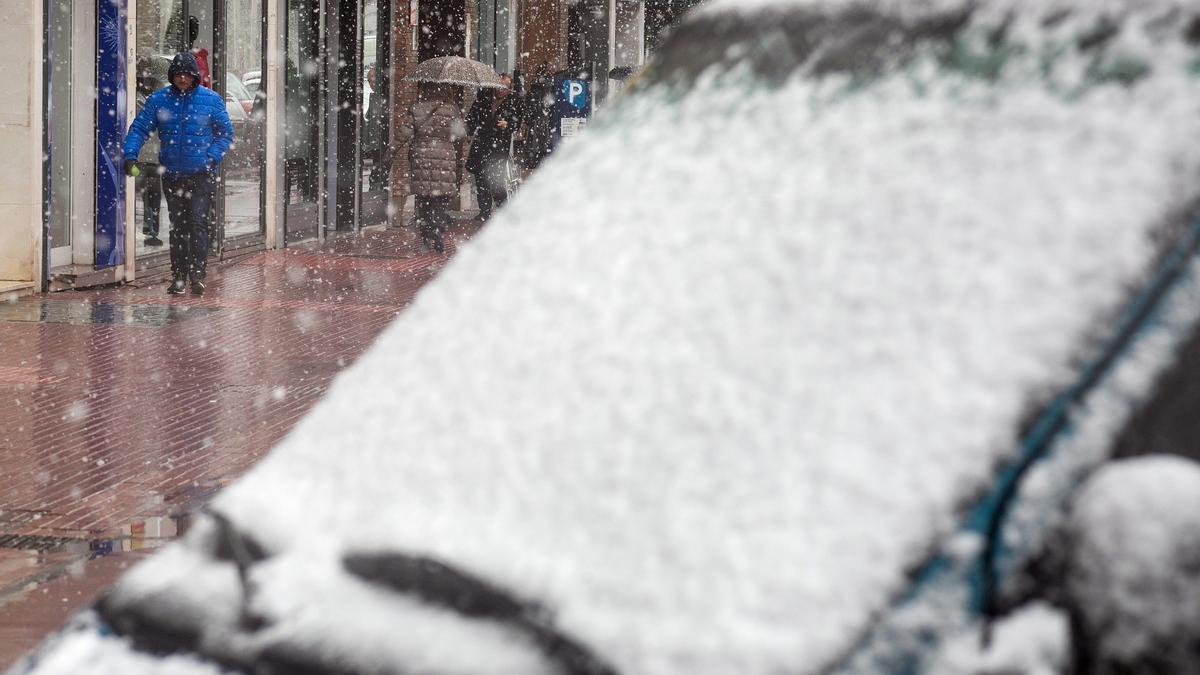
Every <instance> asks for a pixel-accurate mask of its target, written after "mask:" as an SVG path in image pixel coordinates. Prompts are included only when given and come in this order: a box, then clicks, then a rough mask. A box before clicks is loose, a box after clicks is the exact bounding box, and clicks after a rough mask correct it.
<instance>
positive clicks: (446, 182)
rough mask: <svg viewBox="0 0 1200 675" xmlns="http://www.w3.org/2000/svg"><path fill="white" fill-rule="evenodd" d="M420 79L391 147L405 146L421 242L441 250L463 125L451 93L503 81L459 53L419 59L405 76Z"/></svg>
mask: <svg viewBox="0 0 1200 675" xmlns="http://www.w3.org/2000/svg"><path fill="white" fill-rule="evenodd" d="M404 79H405V80H408V81H410V82H418V83H420V91H419V96H418V101H417V103H415V104H413V106H412V107H410V108H409V109H408V110H407V111H406V112H405V113H404V115H403V116H402V117H401V120H400V123H399V125H397V128H396V136H397V148H396V153H399V151H400V149H401V148H403V147H404V146H406V145H407V146H408V161H409V183H410V187H411V190H412V193H413V196H414V197H415V200H416V212H417V213H416V220H417V224H418V229H419V231H420V234H421V243H422V244H423V245H424V246H426V247H428V248H431V249H433V250H434V251H436V252H438V253H442V252H444V250H445V244H444V242H443V241H442V233H443V232H444V231H445V227H446V225H447V224H449V216H448V214H447V210H448V209H449V208H450V198H451V197H453V196H454V195H455V194H457V192H458V186H459V184H460V183H461V182H462V170H461V168H460V166H459V162H458V158H459V157H460V156H461V155H462V152H461V149H462V143H463V142H464V141H465V140H466V138H467V128H466V124H465V121H464V120H463V116H462V110H461V109H460V108H459V104H458V103H457V97H456V96H455V93H456V87H460V86H461V87H481V88H489V87H490V88H499V87H502V86H504V85H503V83H502V82H501V81H500V76H499V75H497V74H496V71H495V70H493V69H492V68H491V66H488V65H487V64H485V63H480V62H479V61H473V60H471V59H467V58H463V57H461V56H439V57H437V58H432V59H429V60H426V61H422V62H421V63H420V64H418V65H417V67H416V69H414V70H413V72H412V74H411V75H409V76H408V77H406V78H404Z"/></svg>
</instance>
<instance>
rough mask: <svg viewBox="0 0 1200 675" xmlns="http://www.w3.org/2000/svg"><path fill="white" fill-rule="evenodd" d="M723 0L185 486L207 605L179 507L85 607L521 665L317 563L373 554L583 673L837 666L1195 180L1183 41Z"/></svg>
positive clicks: (1005, 455)
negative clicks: (301, 410) (421, 279)
mask: <svg viewBox="0 0 1200 675" xmlns="http://www.w3.org/2000/svg"><path fill="white" fill-rule="evenodd" d="M754 4H755V5H761V6H762V7H764V8H766V9H764V10H763V11H749V10H747V11H744V12H743V11H735V10H733V9H730V8H731V7H732V6H734V5H736V3H730V2H724V3H718V4H717V5H714V6H712V7H710V8H709V9H708V10H705V11H701V12H699V13H698V14H697V16H696V17H695V23H693V24H690V25H685V26H682V27H680V28H679V30H678V31H677V32H676V34H675V36H674V37H673V38H671V40H670V42H669V44H668V45H667V47H665V48H664V52H663V53H662V55H661V59H660V61H659V62H658V63H657V64H656V65H654V66H652V68H651V70H650V72H649V73H648V74H647V75H646V76H645V78H646V79H645V81H644V82H643V83H641V84H639V85H637V86H635V87H634V94H633V95H631V96H629V97H628V98H627V99H625V100H624V101H622V102H621V104H620V105H617V106H614V107H613V108H612V109H611V110H610V111H609V114H608V115H607V116H605V117H604V118H603V119H601V120H599V121H598V123H597V124H595V125H593V127H592V128H591V129H590V130H589V132H588V133H587V134H586V135H585V136H584V137H582V138H581V139H580V140H579V141H578V142H576V143H571V144H567V145H565V146H564V147H563V148H561V149H560V150H559V151H556V155H555V156H553V157H552V158H551V160H550V161H549V163H548V164H547V166H546V167H545V169H544V170H543V171H541V172H540V173H539V174H537V175H536V176H535V177H534V178H533V179H531V180H530V181H529V182H528V183H527V184H526V185H525V186H524V187H523V188H522V191H521V192H520V193H519V194H518V195H517V196H516V198H515V199H514V200H513V201H512V202H511V203H510V205H508V206H507V207H506V208H505V210H504V211H503V212H500V213H499V214H498V215H497V216H496V218H495V220H494V221H492V222H491V223H490V224H489V226H488V229H487V230H486V231H485V232H484V233H483V234H482V235H481V236H480V237H478V238H477V239H476V240H475V241H474V242H472V243H471V245H470V246H468V247H465V248H464V249H463V250H462V251H461V252H460V254H459V255H458V257H457V258H456V260H455V262H454V263H453V264H452V265H451V266H450V267H448V268H447V269H446V270H445V271H444V273H443V274H442V276H441V277H439V279H438V280H437V281H436V282H434V283H433V284H431V285H430V286H428V287H427V288H426V289H425V290H424V291H423V292H422V293H421V295H420V296H419V298H418V300H417V301H416V302H415V304H414V305H413V306H412V307H410V308H409V309H408V310H406V312H405V313H404V314H403V315H402V316H401V317H400V318H399V319H398V320H397V321H396V322H395V323H394V324H393V325H392V326H391V327H390V328H389V329H388V330H387V331H386V332H385V333H384V334H383V335H382V336H381V337H380V338H379V340H378V342H377V343H376V344H375V345H374V347H373V348H372V350H371V351H370V352H369V353H367V354H366V355H364V357H363V358H362V359H361V360H360V361H359V362H358V363H356V364H355V365H354V366H353V367H352V368H350V369H349V370H347V371H346V372H345V373H344V374H343V375H341V376H340V377H339V379H338V380H337V382H336V383H335V385H334V387H333V388H332V390H331V393H330V395H329V396H328V397H327V398H326V399H325V400H324V401H322V402H321V404H320V405H319V406H318V407H317V408H316V409H314V410H313V412H312V414H310V415H309V416H308V417H307V418H306V419H305V420H304V421H303V422H302V423H301V424H300V425H299V426H298V427H297V429H296V430H295V432H294V433H293V434H291V436H289V437H288V438H287V439H286V440H285V441H284V442H283V443H281V445H280V446H279V447H278V448H277V449H276V450H274V451H273V453H272V454H271V456H270V457H268V458H267V459H266V460H265V461H264V462H262V463H261V464H260V465H259V466H258V467H257V468H256V469H254V470H253V471H252V472H251V473H250V474H248V475H247V476H246V477H245V478H244V479H243V480H241V481H240V482H239V483H238V484H236V485H235V486H233V487H232V488H230V489H229V490H228V491H227V492H226V493H224V494H223V495H221V497H220V498H219V499H218V500H217V501H216V503H215V508H216V509H217V510H218V511H220V512H221V513H223V514H224V515H225V516H226V517H228V518H229V519H230V521H231V522H232V523H233V525H234V526H235V527H236V529H237V530H238V531H240V532H243V533H246V535H247V536H248V537H250V538H252V539H253V540H254V541H256V542H257V544H258V545H259V546H261V548H262V550H263V551H264V556H266V558H267V559H266V560H264V561H262V562H255V564H254V565H252V566H251V567H249V569H248V570H245V573H246V575H247V577H248V579H249V583H248V584H247V585H246V587H245V588H246V589H249V590H246V591H245V594H248V595H246V597H244V595H245V594H244V593H243V588H242V587H241V586H240V585H239V582H238V578H239V577H238V574H237V571H236V570H235V569H234V565H233V563H232V562H230V561H229V560H228V558H222V557H221V556H220V555H218V554H216V553H215V552H214V550H215V549H214V544H213V543H212V542H213V539H214V537H215V535H213V534H212V529H211V528H198V529H197V533H196V534H194V535H193V536H192V537H191V538H190V539H189V541H188V542H187V543H186V544H185V545H184V546H180V547H176V548H173V549H172V550H170V551H168V552H167V553H166V554H164V555H163V556H160V557H159V558H157V559H155V560H152V561H150V562H149V563H148V564H146V565H144V566H143V567H141V568H139V569H138V570H136V571H135V572H134V573H133V574H131V575H130V576H129V577H127V578H126V580H125V581H124V582H123V583H122V585H121V586H120V587H119V588H118V589H117V591H116V593H114V595H113V597H112V607H114V608H116V609H117V610H120V611H127V612H138V611H141V612H144V613H149V614H151V615H153V616H155V617H156V618H157V620H159V621H162V622H167V623H171V624H173V625H176V626H179V625H184V626H186V627H187V629H188V630H192V631H195V632H197V633H198V634H199V635H200V637H199V638H197V644H201V645H204V646H205V648H206V649H209V650H210V653H215V654H217V655H218V656H220V657H221V658H227V659H231V660H233V661H235V662H247V661H248V662H253V660H254V658H255V657H256V655H261V654H265V653H268V652H270V653H278V652H279V651H280V650H286V649H296V650H299V651H298V653H302V654H304V656H305V658H306V659H310V660H316V661H319V660H321V659H322V658H326V657H327V658H328V659H329V661H328V662H329V663H334V664H345V663H364V664H378V663H404V664H407V663H416V664H418V665H417V666H414V667H413V669H414V670H422V668H423V666H424V665H425V664H427V663H430V662H431V659H432V660H433V661H432V662H435V663H436V662H437V659H439V658H452V659H453V662H452V665H451V669H452V670H454V671H455V672H493V671H494V670H495V664H496V663H503V664H508V665H511V667H512V668H514V669H517V670H519V671H520V672H541V671H543V670H548V669H550V666H546V665H545V664H544V663H540V661H538V660H537V659H535V658H533V657H529V656H528V655H523V654H522V653H513V650H514V649H516V647H513V644H514V642H512V641H506V639H505V636H506V635H508V633H506V632H505V631H504V630H503V626H501V627H499V628H497V626H496V625H495V624H494V623H491V622H489V621H486V620H480V619H478V618H475V619H470V620H468V619H462V618H461V617H460V618H459V619H457V620H456V619H455V617H453V616H450V615H449V614H450V613H447V612H443V611H441V610H437V611H434V610H430V609H429V608H428V607H427V606H425V605H422V604H421V603H419V602H414V601H412V599H411V598H408V597H407V596H404V595H403V594H393V595H388V594H387V593H383V592H381V591H380V590H379V589H378V588H375V587H373V586H371V585H370V584H369V582H368V581H365V580H363V579H361V578H355V577H352V576H350V575H348V574H347V572H346V565H345V559H346V558H345V557H346V556H347V555H350V554H354V553H356V552H363V551H384V552H388V551H390V552H396V553H404V554H408V555H420V556H427V557H428V558H429V559H430V560H436V561H439V563H438V564H447V565H453V566H455V567H456V568H458V569H461V570H467V571H469V572H470V573H471V575H472V576H473V577H475V578H479V579H485V580H487V581H488V582H489V583H491V584H494V585H495V586H497V587H501V588H504V589H507V590H508V591H509V592H511V593H512V595H513V596H515V597H518V598H524V599H529V600H530V601H531V602H533V603H535V604H536V605H538V606H539V607H541V608H543V609H544V611H545V617H546V618H545V620H546V621H547V622H549V623H552V624H553V625H554V626H555V627H556V630H558V631H559V632H560V634H562V635H569V636H572V637H573V639H575V640H577V641H578V642H579V643H581V644H584V645H587V646H588V647H589V648H590V649H591V650H592V651H593V652H594V653H596V654H599V655H601V656H602V657H603V659H604V660H605V661H606V662H607V663H609V664H611V665H612V666H613V667H614V668H615V669H616V670H618V671H620V672H628V673H697V672H705V673H726V672H728V673H733V672H739V673H766V672H820V671H823V670H825V669H827V668H828V667H829V666H830V664H832V663H834V662H836V661H837V660H838V659H839V658H842V657H844V656H845V655H846V653H847V652H848V651H849V650H851V649H852V648H853V646H854V645H855V644H856V643H857V642H858V641H859V640H860V639H861V637H862V636H863V635H864V633H865V632H866V631H868V630H869V629H870V626H871V624H872V621H873V620H874V619H875V617H877V616H878V615H879V614H880V613H881V612H884V611H885V610H886V609H887V607H888V606H889V604H890V603H891V602H892V601H893V600H894V599H895V598H896V597H898V596H899V595H901V594H902V593H903V592H904V591H905V589H906V588H907V585H908V584H909V582H910V573H911V571H912V570H913V569H914V568H915V567H916V566H917V565H919V564H920V563H921V562H922V561H923V560H925V559H926V558H927V557H928V556H929V555H930V554H931V553H933V552H935V551H936V550H938V549H939V548H940V547H942V546H943V544H944V543H945V541H946V538H947V536H948V535H949V534H950V533H952V532H953V531H954V530H955V528H956V527H957V525H958V519H959V518H960V516H961V514H962V512H963V508H964V505H966V504H969V503H970V502H971V500H973V499H975V498H977V497H978V496H979V494H980V493H981V492H982V491H983V490H984V489H985V487H986V486H987V485H988V484H989V481H990V480H991V479H992V477H993V476H994V475H995V471H996V467H997V466H998V464H999V463H1001V462H1003V461H1004V460H1006V459H1009V458H1011V457H1012V456H1013V454H1014V452H1015V446H1016V442H1017V436H1018V433H1019V429H1020V427H1021V423H1022V421H1023V420H1024V419H1025V417H1026V415H1027V414H1028V413H1029V412H1030V411H1031V409H1033V408H1034V407H1036V406H1037V405H1039V404H1040V403H1042V402H1043V401H1044V400H1045V399H1046V398H1047V396H1048V395H1049V393H1050V392H1053V391H1057V390H1059V389H1060V388H1062V387H1065V386H1066V385H1067V384H1068V383H1070V382H1071V381H1072V379H1073V378H1074V377H1075V376H1076V373H1077V369H1078V366H1079V363H1080V362H1081V360H1082V358H1083V355H1084V353H1085V352H1086V351H1087V349H1088V345H1089V344H1090V340H1091V339H1092V338H1093V337H1094V336H1095V334H1096V333H1097V332H1098V331H1102V327H1103V326H1104V324H1105V322H1106V320H1107V319H1109V318H1111V317H1112V316H1114V315H1117V314H1119V313H1120V312H1121V310H1122V308H1123V304H1124V302H1125V301H1126V300H1127V299H1128V297H1129V289H1130V288H1131V287H1137V286H1139V285H1141V284H1142V283H1143V282H1144V281H1145V279H1146V278H1147V277H1148V276H1149V275H1150V273H1151V268H1152V267H1153V265H1154V261H1155V260H1156V259H1157V257H1158V255H1159V250H1160V246H1159V242H1158V240H1157V239H1156V238H1155V236H1156V235H1155V233H1162V232H1166V231H1168V230H1169V229H1170V227H1171V226H1176V225H1178V224H1180V223H1181V222H1183V219H1184V216H1185V214H1187V213H1188V210H1189V209H1190V207H1192V206H1193V205H1194V204H1195V195H1196V190H1197V186H1200V146H1197V145H1196V144H1194V143H1191V142H1190V140H1191V139H1197V138H1200V114H1198V113H1200V89H1198V84H1200V82H1198V81H1197V79H1196V76H1195V73H1196V67H1195V66H1196V63H1197V60H1196V55H1197V53H1196V47H1195V41H1194V40H1193V39H1192V37H1193V36H1192V34H1191V33H1189V31H1188V27H1189V26H1190V25H1191V24H1190V23H1189V22H1190V21H1191V19H1190V16H1189V15H1187V14H1185V13H1182V12H1178V11H1174V10H1172V9H1171V8H1170V7H1168V6H1167V5H1168V4H1169V3H1148V4H1147V6H1145V7H1141V6H1138V5H1136V3H1117V2H1113V3H1109V4H1110V5H1111V6H1112V7H1115V8H1117V9H1116V10H1114V11H1112V12H1108V13H1105V14H1104V15H1103V16H1102V15H1101V13H1098V12H1096V11H1091V10H1089V9H1088V6H1089V5H1090V3H1086V2H1080V3H1075V4H1077V5H1079V8H1078V10H1077V11H1075V12H1068V13H1066V14H1055V15H1051V14H1048V13H1047V12H1045V11H1042V10H1041V9H1037V8H1036V7H1034V6H1035V5H1037V3H1026V2H1019V1H1017V0H1013V1H1012V2H1007V3H1000V2H998V3H992V4H991V5H989V6H986V7H985V6H981V7H980V8H978V9H975V10H972V11H967V10H963V9H959V8H954V7H951V6H949V3H913V4H914V5H922V6H932V9H928V8H927V9H926V10H925V11H918V10H915V9H908V10H903V11H900V10H897V11H896V12H894V13H889V12H882V13H881V12H878V11H868V10H863V9H859V8H857V7H856V6H847V7H848V8H842V5H841V4H838V3H833V2H829V3H808V4H806V3H784V2H778V3H768V2H761V3H754ZM843 4H844V3H843ZM892 4H893V5H895V3H892ZM937 4H941V5H944V6H943V7H937V6H935V5H937ZM1059 4H1060V5H1061V4H1063V3H1059ZM1164 7H1165V9H1164ZM1031 8H1032V9H1031ZM313 533H320V534H319V536H315V537H314V535H313ZM346 598H350V599H352V600H353V604H352V605H347V604H346V601H345V600H344V599H346ZM243 602H244V603H245V607H246V608H247V611H249V612H250V613H252V614H253V616H254V617H255V618H256V620H257V621H258V622H259V624H258V625H260V626H267V627H268V628H266V629H263V630H257V631H249V630H245V629H244V627H240V625H239V624H238V620H239V619H238V617H239V612H240V611H241V608H242V607H243V605H242V603H243ZM349 606H352V607H353V612H351V611H350V610H349V609H346V608H347V607H349ZM389 616H391V617H403V620H404V622H407V623H402V622H397V621H390V620H387V619H386V617H389ZM402 625H403V628H401V627H400V626H402ZM372 626H374V628H372ZM380 626H385V627H386V629H382V628H380ZM181 630H182V629H181ZM239 631H243V632H239ZM230 633H237V634H238V635H239V639H238V640H235V641H230V640H228V639H227V637H228V635H229V634H230ZM463 635H470V636H473V637H471V638H464V637H463ZM460 640H461V642H460ZM518 642H519V641H518ZM456 644H471V645H472V649H455V648H454V645H456ZM231 645H232V646H231ZM518 651H519V650H518ZM539 664H540V665H539ZM364 668H365V666H364Z"/></svg>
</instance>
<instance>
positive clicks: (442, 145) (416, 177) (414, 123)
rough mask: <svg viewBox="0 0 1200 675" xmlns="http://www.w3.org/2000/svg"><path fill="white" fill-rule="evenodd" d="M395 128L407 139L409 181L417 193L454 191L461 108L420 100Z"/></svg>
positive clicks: (430, 194)
mask: <svg viewBox="0 0 1200 675" xmlns="http://www.w3.org/2000/svg"><path fill="white" fill-rule="evenodd" d="M396 132H397V134H398V136H399V139H398V140H399V142H400V143H405V142H407V143H408V162H409V183H410V185H411V187H412V192H413V194H415V195H417V196H418V197H450V196H453V195H455V194H457V192H458V177H459V168H458V147H457V146H456V142H457V141H459V140H461V139H463V138H465V137H466V125H465V124H464V122H463V117H462V112H461V111H459V109H458V106H456V105H454V104H452V103H442V102H439V101H422V102H420V103H416V104H414V105H413V106H412V107H411V108H409V109H408V111H407V112H405V113H404V117H403V118H402V119H401V122H400V125H399V126H398V127H397V129H396Z"/></svg>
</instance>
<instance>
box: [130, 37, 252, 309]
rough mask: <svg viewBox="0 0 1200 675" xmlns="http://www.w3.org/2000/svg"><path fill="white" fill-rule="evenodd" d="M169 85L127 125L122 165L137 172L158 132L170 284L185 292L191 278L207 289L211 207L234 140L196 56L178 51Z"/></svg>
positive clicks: (198, 289)
mask: <svg viewBox="0 0 1200 675" xmlns="http://www.w3.org/2000/svg"><path fill="white" fill-rule="evenodd" d="M167 81H168V83H169V84H168V85H167V86H165V87H163V88H161V89H159V90H158V91H156V92H154V93H153V94H151V95H150V97H149V98H147V99H146V105H145V106H144V107H143V108H142V110H141V112H139V113H138V114H137V117H135V118H134V120H133V123H132V124H130V125H129V134H128V136H127V137H126V139H125V147H124V157H125V163H124V169H125V173H126V174H128V175H131V176H132V175H137V174H138V171H137V170H136V167H137V156H138V152H140V151H141V149H142V145H143V144H144V143H145V142H146V141H147V139H149V138H150V135H151V133H153V132H158V139H159V151H158V163H159V165H160V166H161V167H162V171H163V173H162V187H163V190H164V191H165V192H166V194H167V211H168V213H169V214H170V217H171V285H170V286H169V287H168V288H167V292H168V293H182V292H183V291H184V287H185V286H186V285H187V282H188V280H191V283H192V293H194V294H196V295H200V294H202V293H203V292H204V277H205V271H206V268H207V262H208V244H209V209H210V207H211V206H212V200H213V193H214V191H215V188H216V173H217V169H218V167H219V166H220V164H221V160H222V159H223V158H224V157H225V153H226V152H228V151H229V146H230V145H231V144H232V143H233V124H232V123H231V122H230V121H229V113H227V112H226V111H225V101H223V100H222V99H221V97H220V95H218V94H217V93H216V92H214V91H213V90H212V89H209V88H208V87H205V86H202V85H201V84H200V68H199V66H198V65H197V64H196V58H195V57H194V56H193V55H192V54H190V53H188V52H180V53H179V54H176V55H175V58H174V59H173V60H172V61H171V67H170V68H169V69H168V70H167Z"/></svg>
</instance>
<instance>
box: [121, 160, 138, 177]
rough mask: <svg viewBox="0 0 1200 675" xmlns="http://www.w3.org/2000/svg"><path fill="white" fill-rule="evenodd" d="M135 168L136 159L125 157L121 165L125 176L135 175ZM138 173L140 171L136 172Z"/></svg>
mask: <svg viewBox="0 0 1200 675" xmlns="http://www.w3.org/2000/svg"><path fill="white" fill-rule="evenodd" d="M135 168H137V160H136V159H127V160H125V164H124V165H123V166H122V169H123V170H124V171H125V175H126V176H133V175H135V174H134V171H133V170H134V169H135ZM138 173H141V172H138Z"/></svg>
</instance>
